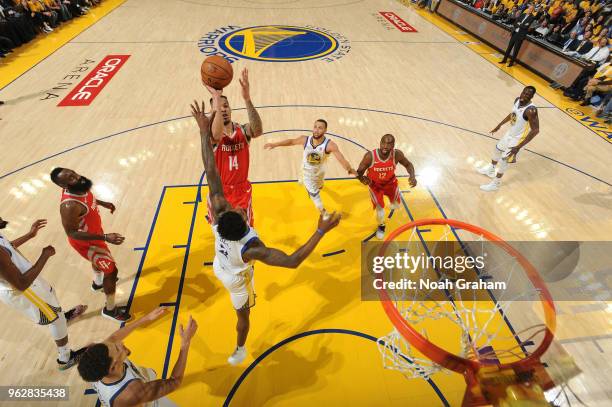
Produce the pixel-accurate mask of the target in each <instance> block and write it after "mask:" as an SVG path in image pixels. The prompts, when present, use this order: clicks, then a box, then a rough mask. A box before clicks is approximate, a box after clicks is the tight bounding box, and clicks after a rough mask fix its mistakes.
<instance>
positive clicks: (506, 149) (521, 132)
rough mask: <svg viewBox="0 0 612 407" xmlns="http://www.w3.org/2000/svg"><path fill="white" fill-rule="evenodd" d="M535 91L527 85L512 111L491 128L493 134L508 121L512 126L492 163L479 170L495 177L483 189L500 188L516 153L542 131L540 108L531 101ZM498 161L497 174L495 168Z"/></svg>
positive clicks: (498, 145)
mask: <svg viewBox="0 0 612 407" xmlns="http://www.w3.org/2000/svg"><path fill="white" fill-rule="evenodd" d="M535 93H536V89H535V88H534V87H533V86H527V87H525V89H523V92H521V95H520V96H519V97H518V98H517V99H516V100H515V101H514V106H513V108H512V112H511V113H510V114H509V115H508V116H506V118H505V119H504V120H502V122H501V123H500V124H498V125H497V127H495V128H494V129H493V130H491V134H493V133H495V132H497V131H498V130H499V129H500V128H501V126H503V125H504V124H506V123H507V122H510V123H511V127H510V128H509V129H508V131H507V132H506V134H505V135H504V136H503V137H502V138H501V139H500V140H499V142H498V143H497V145H496V146H495V151H494V152H493V157H492V159H491V164H489V165H486V166H485V167H483V168H481V169H479V170H478V172H479V173H481V174H483V175H487V176H489V177H491V178H493V179H492V180H491V182H490V183H488V184H485V185H481V186H480V189H482V190H483V191H496V190H497V189H499V186H500V185H501V179H502V177H503V176H504V173H505V172H506V169H507V168H508V163H514V162H516V155H517V154H518V152H519V151H520V149H521V148H523V147H525V145H526V144H527V143H529V142H530V141H531V140H533V138H534V137H535V136H536V135H537V134H538V133H539V132H540V121H539V119H538V109H536V107H535V106H534V105H533V104H532V103H531V99H533V97H534V96H535ZM498 163H499V166H498V167H497V174H496V173H495V168H496V166H497V164H498Z"/></svg>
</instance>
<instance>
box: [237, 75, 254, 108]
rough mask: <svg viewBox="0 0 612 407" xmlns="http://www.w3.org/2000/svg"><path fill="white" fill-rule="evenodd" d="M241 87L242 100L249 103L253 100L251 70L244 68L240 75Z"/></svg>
mask: <svg viewBox="0 0 612 407" xmlns="http://www.w3.org/2000/svg"><path fill="white" fill-rule="evenodd" d="M238 81H239V82H240V87H241V88H242V98H243V99H244V100H245V101H247V100H251V84H250V83H249V70H248V69H246V68H244V69H243V70H242V72H241V73H240V78H238Z"/></svg>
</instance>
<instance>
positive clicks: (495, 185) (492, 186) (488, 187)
mask: <svg viewBox="0 0 612 407" xmlns="http://www.w3.org/2000/svg"><path fill="white" fill-rule="evenodd" d="M499 185H500V182H499V181H498V180H497V178H495V179H493V180H491V182H489V183H488V184H484V185H481V186H480V189H482V190H483V191H487V192H492V191H497V190H498V189H499Z"/></svg>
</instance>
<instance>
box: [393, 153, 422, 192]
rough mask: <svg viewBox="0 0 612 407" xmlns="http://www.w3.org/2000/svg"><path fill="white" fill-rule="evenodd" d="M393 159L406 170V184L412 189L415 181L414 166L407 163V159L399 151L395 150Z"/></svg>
mask: <svg viewBox="0 0 612 407" xmlns="http://www.w3.org/2000/svg"><path fill="white" fill-rule="evenodd" d="M395 159H396V160H397V162H398V163H400V164H402V165H403V166H404V168H406V171H408V176H409V178H408V182H409V183H410V186H411V187H412V188H414V187H416V184H417V180H416V177H415V176H414V165H412V163H411V162H410V161H408V159H407V158H406V156H405V155H404V153H403V152H402V151H401V150H395Z"/></svg>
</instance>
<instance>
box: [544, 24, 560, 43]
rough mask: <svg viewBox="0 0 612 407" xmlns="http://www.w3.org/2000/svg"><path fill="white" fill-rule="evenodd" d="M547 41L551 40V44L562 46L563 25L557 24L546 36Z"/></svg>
mask: <svg viewBox="0 0 612 407" xmlns="http://www.w3.org/2000/svg"><path fill="white" fill-rule="evenodd" d="M545 39H546V41H548V42H550V43H551V44H553V45H555V46H557V47H560V46H561V44H562V42H563V37H562V36H561V26H560V25H556V26H555V27H554V28H553V30H552V32H550V33H549V34H548V35H547V36H546V38H545Z"/></svg>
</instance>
